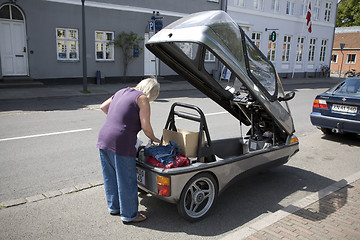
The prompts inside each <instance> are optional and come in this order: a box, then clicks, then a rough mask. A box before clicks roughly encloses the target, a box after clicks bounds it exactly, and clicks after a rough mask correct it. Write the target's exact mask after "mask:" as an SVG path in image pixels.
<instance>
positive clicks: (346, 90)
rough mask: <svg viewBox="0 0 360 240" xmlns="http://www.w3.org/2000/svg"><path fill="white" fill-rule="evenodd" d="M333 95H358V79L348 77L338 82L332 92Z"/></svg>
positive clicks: (359, 87) (359, 93)
mask: <svg viewBox="0 0 360 240" xmlns="http://www.w3.org/2000/svg"><path fill="white" fill-rule="evenodd" d="M332 93H333V94H334V95H346V96H357V97H360V79H356V78H353V79H351V78H349V79H347V80H345V81H344V82H342V83H341V84H339V85H338V86H337V87H336V88H335V89H334V90H333V92H332Z"/></svg>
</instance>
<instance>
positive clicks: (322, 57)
mask: <svg viewBox="0 0 360 240" xmlns="http://www.w3.org/2000/svg"><path fill="white" fill-rule="evenodd" d="M327 42H328V40H327V39H322V40H321V46H320V56H319V61H320V62H325V56H326V47H327Z"/></svg>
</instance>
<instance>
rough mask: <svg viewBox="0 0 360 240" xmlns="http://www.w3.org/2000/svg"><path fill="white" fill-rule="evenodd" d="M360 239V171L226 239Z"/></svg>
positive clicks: (225, 239) (225, 238) (224, 239)
mask: <svg viewBox="0 0 360 240" xmlns="http://www.w3.org/2000/svg"><path fill="white" fill-rule="evenodd" d="M233 239H234V240H235V239H236V240H240V239H246V240H277V239H282V240H289V239H309V240H310V239H311V240H312V239H319V240H324V239H326V240H327V239H331V240H336V239H339V240H340V239H353V240H358V239H360V172H358V173H356V174H354V175H352V176H349V177H348V178H346V179H343V180H341V181H339V182H336V183H334V184H333V185H331V186H329V187H327V188H325V189H323V190H321V191H319V192H317V193H314V194H312V195H310V196H308V197H306V198H304V199H301V200H299V201H298V202H296V203H294V204H293V205H290V206H288V207H286V208H284V209H281V210H279V211H277V212H275V213H273V214H271V215H270V216H268V217H265V218H263V219H261V220H260V221H258V222H255V223H253V224H251V225H250V226H247V227H244V228H241V229H239V230H237V231H235V232H233V233H230V234H229V235H227V236H226V237H224V238H223V239H222V240H233Z"/></svg>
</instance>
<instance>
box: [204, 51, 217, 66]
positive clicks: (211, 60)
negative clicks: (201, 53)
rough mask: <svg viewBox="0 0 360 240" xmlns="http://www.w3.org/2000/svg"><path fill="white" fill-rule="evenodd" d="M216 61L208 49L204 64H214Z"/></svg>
mask: <svg viewBox="0 0 360 240" xmlns="http://www.w3.org/2000/svg"><path fill="white" fill-rule="evenodd" d="M215 60H216V58H215V55H214V54H213V53H212V52H210V51H209V50H208V49H206V51H205V57H204V62H206V63H212V62H215Z"/></svg>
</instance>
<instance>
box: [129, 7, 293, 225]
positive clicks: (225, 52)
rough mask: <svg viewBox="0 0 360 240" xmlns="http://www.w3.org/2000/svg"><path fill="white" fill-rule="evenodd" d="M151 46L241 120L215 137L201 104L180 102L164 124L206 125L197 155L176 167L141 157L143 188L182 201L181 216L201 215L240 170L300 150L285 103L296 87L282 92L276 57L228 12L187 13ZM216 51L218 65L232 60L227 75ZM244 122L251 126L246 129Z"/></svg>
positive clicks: (171, 127)
mask: <svg viewBox="0 0 360 240" xmlns="http://www.w3.org/2000/svg"><path fill="white" fill-rule="evenodd" d="M146 47H147V48H148V49H149V50H150V51H151V52H152V53H153V54H155V55H156V56H157V57H158V58H159V59H160V60H162V61H163V62H164V63H166V64H167V65H168V66H169V67H171V68H172V69H173V70H174V71H176V72H177V73H178V74H179V75H181V76H182V77H183V78H184V79H185V80H187V81H188V82H189V83H191V84H192V85H193V86H195V87H196V88H197V89H199V90H200V91H201V92H203V93H204V94H205V95H206V96H207V97H209V98H210V99H212V100H213V101H214V102H215V103H217V104H219V105H220V106H222V107H223V108H224V109H225V110H227V111H228V113H229V114H230V115H232V116H233V117H234V118H236V119H237V120H238V121H239V122H238V124H235V125H224V126H223V128H224V129H225V128H228V129H230V130H231V131H232V133H234V135H235V137H234V135H232V136H231V137H228V138H222V139H211V129H208V127H207V124H206V119H205V114H203V112H202V110H201V109H200V108H199V107H197V106H194V105H189V104H186V103H175V104H174V105H173V106H172V107H171V110H170V111H169V112H170V113H169V117H168V120H167V122H166V124H165V132H166V131H176V132H178V130H179V128H178V121H177V119H179V118H185V119H187V120H190V121H193V122H194V124H196V125H195V126H196V127H197V126H199V125H200V127H198V128H197V129H199V132H201V134H198V140H197V141H194V142H197V143H198V144H197V146H198V147H197V151H196V156H195V157H194V158H193V159H191V164H190V165H188V166H185V167H177V168H170V169H164V168H160V167H155V166H154V165H151V164H149V162H146V161H142V160H141V158H140V159H139V158H138V160H137V163H136V166H137V174H138V186H139V188H140V189H142V190H143V191H146V192H148V193H151V194H152V195H153V196H156V197H158V198H160V199H162V200H165V201H168V202H171V203H176V204H177V207H178V212H179V214H180V215H181V216H183V217H184V218H185V219H186V220H188V221H191V222H193V221H198V220H201V219H203V218H204V217H205V216H206V215H207V214H208V213H209V211H210V209H211V207H212V206H213V205H214V203H215V200H216V198H217V196H218V195H219V194H221V193H222V192H223V191H224V190H225V189H226V187H228V186H229V185H230V184H231V183H234V182H236V181H237V180H239V177H240V176H244V175H247V174H248V173H256V172H259V171H263V170H266V169H268V168H270V167H275V166H279V165H282V164H285V163H286V162H287V161H288V160H289V159H290V157H291V156H293V155H294V154H295V153H296V152H298V151H299V142H298V138H297V137H296V136H295V135H294V132H295V128H294V124H293V119H292V116H291V112H290V110H289V107H288V104H287V101H289V100H290V99H292V98H293V97H294V94H295V93H294V92H290V93H288V94H286V95H285V94H284V91H283V88H282V84H281V81H280V78H279V76H278V75H277V73H276V70H275V68H274V66H273V64H272V63H271V62H270V61H269V60H268V59H267V58H266V57H265V56H264V55H263V54H262V53H261V51H260V50H259V49H258V48H257V47H256V46H255V45H254V44H253V42H252V41H251V39H250V38H249V37H248V36H247V35H246V34H245V32H244V31H243V30H242V29H241V27H239V26H238V24H237V23H236V22H235V21H234V20H233V19H231V18H230V16H229V15H228V14H227V13H225V12H223V11H208V12H201V13H196V14H192V15H189V16H186V17H184V18H182V19H179V20H178V21H176V22H174V23H172V24H170V25H169V26H167V27H166V28H164V29H163V30H161V31H160V32H158V33H157V34H155V35H154V36H153V37H152V38H151V39H150V40H149V41H148V42H147V44H146ZM210 53H211V54H212V55H213V56H214V58H215V60H214V64H217V66H218V68H219V72H220V71H221V69H222V66H226V68H227V70H226V74H228V77H227V78H226V79H222V78H221V77H219V75H220V74H216V73H215V72H214V70H213V68H207V67H208V65H207V64H208V62H206V60H205V55H208V54H210ZM179 91H182V90H181V89H179ZM179 122H184V121H179ZM241 125H246V126H247V127H246V128H247V129H246V131H245V133H242V127H241ZM202 133H203V134H202ZM164 135H165V134H164ZM164 135H163V136H164ZM205 139H206V141H204V140H205ZM192 146H193V144H192Z"/></svg>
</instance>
